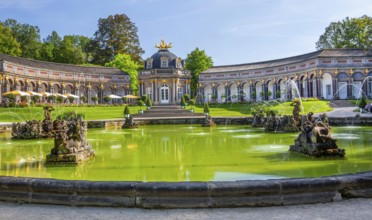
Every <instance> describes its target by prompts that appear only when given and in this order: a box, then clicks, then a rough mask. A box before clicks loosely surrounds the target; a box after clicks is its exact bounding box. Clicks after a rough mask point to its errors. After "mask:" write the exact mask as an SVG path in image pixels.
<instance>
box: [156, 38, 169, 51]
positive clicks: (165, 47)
mask: <svg viewBox="0 0 372 220" xmlns="http://www.w3.org/2000/svg"><path fill="white" fill-rule="evenodd" d="M155 47H156V48H158V49H160V50H167V49H169V48H172V43H169V44H167V43H165V41H164V40H161V41H160V44H155Z"/></svg>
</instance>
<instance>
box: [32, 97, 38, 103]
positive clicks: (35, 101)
mask: <svg viewBox="0 0 372 220" xmlns="http://www.w3.org/2000/svg"><path fill="white" fill-rule="evenodd" d="M39 100H40V96H38V95H33V96H31V101H32V102H33V103H37V102H38V101H39Z"/></svg>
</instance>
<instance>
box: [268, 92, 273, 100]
mask: <svg viewBox="0 0 372 220" xmlns="http://www.w3.org/2000/svg"><path fill="white" fill-rule="evenodd" d="M272 94H273V93H272V92H271V91H270V90H269V91H267V97H268V98H269V99H270V98H271V95H272Z"/></svg>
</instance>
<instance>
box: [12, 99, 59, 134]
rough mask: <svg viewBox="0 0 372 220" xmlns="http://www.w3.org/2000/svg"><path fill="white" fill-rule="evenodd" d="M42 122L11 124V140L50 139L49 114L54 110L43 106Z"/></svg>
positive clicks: (50, 121)
mask: <svg viewBox="0 0 372 220" xmlns="http://www.w3.org/2000/svg"><path fill="white" fill-rule="evenodd" d="M43 110H44V120H43V121H39V120H31V121H26V122H25V123H20V122H18V123H13V125H12V138H14V139H36V138H51V137H53V136H54V135H53V133H52V116H51V112H52V111H54V108H53V107H51V106H45V107H44V108H43Z"/></svg>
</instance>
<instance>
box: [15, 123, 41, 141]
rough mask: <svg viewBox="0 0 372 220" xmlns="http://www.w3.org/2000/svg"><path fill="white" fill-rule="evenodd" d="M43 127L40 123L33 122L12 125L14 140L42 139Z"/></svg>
mask: <svg viewBox="0 0 372 220" xmlns="http://www.w3.org/2000/svg"><path fill="white" fill-rule="evenodd" d="M42 130H43V129H42V125H41V122H40V121H37V120H31V121H26V122H25V123H20V122H18V123H13V124H12V138H14V139H35V138H41V137H42Z"/></svg>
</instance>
